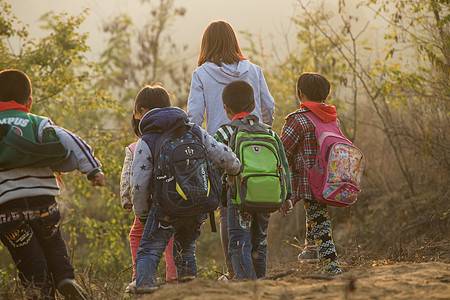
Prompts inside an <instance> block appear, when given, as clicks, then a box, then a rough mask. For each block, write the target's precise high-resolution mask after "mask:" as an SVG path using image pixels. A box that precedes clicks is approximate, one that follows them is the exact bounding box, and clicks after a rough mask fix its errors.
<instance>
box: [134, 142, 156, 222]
mask: <svg viewBox="0 0 450 300" xmlns="http://www.w3.org/2000/svg"><path fill="white" fill-rule="evenodd" d="M152 171H153V163H152V153H151V151H150V148H149V147H148V145H147V144H146V143H145V142H144V141H143V140H142V139H139V141H138V142H137V143H136V148H135V150H134V158H133V163H132V164H131V180H130V187H131V200H132V202H133V210H134V213H135V214H136V215H138V216H147V215H148V211H149V209H150V207H149V202H150V201H149V199H150V194H151V187H150V179H151V176H152Z"/></svg>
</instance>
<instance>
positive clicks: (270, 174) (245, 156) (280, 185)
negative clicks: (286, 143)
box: [228, 115, 287, 213]
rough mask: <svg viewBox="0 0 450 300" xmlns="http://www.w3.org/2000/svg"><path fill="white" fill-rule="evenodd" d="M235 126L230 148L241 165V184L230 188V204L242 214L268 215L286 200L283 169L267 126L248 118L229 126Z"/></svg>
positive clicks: (276, 147) (238, 120) (255, 119)
mask: <svg viewBox="0 0 450 300" xmlns="http://www.w3.org/2000/svg"><path fill="white" fill-rule="evenodd" d="M228 125H230V126H233V127H234V132H233V134H232V136H231V139H230V143H229V146H230V148H231V149H233V151H234V153H236V156H237V157H238V159H239V160H240V162H241V173H242V183H241V185H239V186H238V183H237V178H236V179H235V183H234V185H233V186H231V201H232V203H233V204H236V205H239V208H240V209H241V211H246V212H251V213H270V212H274V211H276V210H278V209H279V208H280V207H281V205H282V204H283V202H284V201H285V199H286V193H287V188H286V185H287V182H286V178H285V175H284V174H286V170H284V168H283V164H282V160H281V154H280V150H279V145H278V142H277V140H276V138H275V137H274V136H272V134H271V133H270V132H269V130H268V129H269V128H270V127H269V126H267V125H265V124H263V123H259V121H258V117H256V116H253V115H249V116H246V117H245V118H243V119H237V120H234V121H231V122H230V123H228Z"/></svg>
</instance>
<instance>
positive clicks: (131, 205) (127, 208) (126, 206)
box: [123, 202, 133, 212]
mask: <svg viewBox="0 0 450 300" xmlns="http://www.w3.org/2000/svg"><path fill="white" fill-rule="evenodd" d="M123 208H125V210H126V211H128V212H130V211H132V210H133V204H131V203H130V202H128V203H125V204H124V205H123Z"/></svg>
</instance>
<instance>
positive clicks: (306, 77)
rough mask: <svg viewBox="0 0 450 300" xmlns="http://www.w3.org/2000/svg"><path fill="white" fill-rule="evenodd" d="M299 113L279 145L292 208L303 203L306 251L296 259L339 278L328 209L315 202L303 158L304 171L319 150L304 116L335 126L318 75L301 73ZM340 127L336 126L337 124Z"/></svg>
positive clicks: (325, 82) (288, 121) (322, 80)
mask: <svg viewBox="0 0 450 300" xmlns="http://www.w3.org/2000/svg"><path fill="white" fill-rule="evenodd" d="M296 88H297V97H298V99H299V101H300V103H301V106H300V109H299V110H297V111H295V112H293V113H291V114H289V115H288V116H287V117H286V122H285V124H284V126H283V130H282V135H281V141H282V142H283V145H284V150H285V151H286V156H287V158H288V161H289V166H290V169H291V176H292V183H293V186H294V189H293V197H292V199H293V203H294V205H295V204H296V203H297V202H299V201H300V200H303V204H304V207H305V211H306V241H305V248H304V250H303V252H302V253H300V255H299V256H298V259H299V260H300V261H301V262H306V263H308V262H311V263H313V262H316V261H319V259H320V260H321V261H322V264H323V266H324V269H325V272H327V273H328V274H330V275H338V274H341V272H342V271H341V268H340V264H339V260H338V256H337V253H336V249H335V247H334V242H333V238H332V229H331V220H330V216H329V215H328V209H327V205H325V204H323V203H321V202H319V201H317V200H316V199H315V198H314V196H313V194H312V192H311V190H310V188H309V186H308V177H307V173H306V169H305V166H304V164H303V160H302V155H303V158H304V159H305V162H306V165H307V168H309V169H310V168H312V167H313V166H314V163H315V158H316V154H317V149H318V143H317V140H316V136H315V127H314V124H313V123H312V122H311V120H310V119H309V118H308V117H307V116H306V115H305V114H304V113H305V112H309V111H311V112H313V113H314V114H315V115H316V116H317V117H319V118H320V119H321V120H323V122H325V123H328V122H338V120H337V113H336V108H335V107H334V106H333V105H326V104H325V101H326V100H327V98H328V95H329V94H330V89H331V88H330V82H329V81H328V80H327V79H326V78H325V77H324V76H322V75H320V74H317V73H303V74H301V75H300V77H299V78H298V81H297V87H296ZM338 124H339V123H338Z"/></svg>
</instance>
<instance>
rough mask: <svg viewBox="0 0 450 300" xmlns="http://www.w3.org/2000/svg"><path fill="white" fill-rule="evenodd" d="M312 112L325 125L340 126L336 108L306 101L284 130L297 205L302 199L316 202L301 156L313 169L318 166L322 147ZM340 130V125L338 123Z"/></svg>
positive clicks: (291, 117)
mask: <svg viewBox="0 0 450 300" xmlns="http://www.w3.org/2000/svg"><path fill="white" fill-rule="evenodd" d="M309 111H312V112H313V113H314V114H315V115H316V116H318V117H319V118H320V119H321V120H322V121H324V122H325V123H328V122H338V120H337V114H336V108H335V107H334V106H333V105H325V104H323V103H318V102H312V101H306V102H305V103H302V105H301V108H300V109H299V110H297V111H295V112H293V113H291V114H289V115H288V116H287V117H286V122H285V124H284V126H283V129H282V134H281V142H282V143H283V146H284V151H285V153H286V158H287V160H288V163H289V168H290V171H291V182H292V200H293V203H294V204H295V203H297V202H298V201H300V200H302V199H308V200H313V199H314V196H313V194H312V192H311V189H310V188H309V186H308V176H307V172H306V169H305V167H304V164H303V160H302V158H301V155H300V152H301V154H302V155H303V158H304V159H305V162H306V165H307V167H308V168H309V169H311V168H312V167H313V166H314V163H315V159H316V154H317V149H318V144H317V140H316V134H315V130H316V128H315V127H314V124H313V122H311V120H310V119H309V118H308V116H307V115H306V114H304V113H305V112H309ZM338 126H339V122H338Z"/></svg>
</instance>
